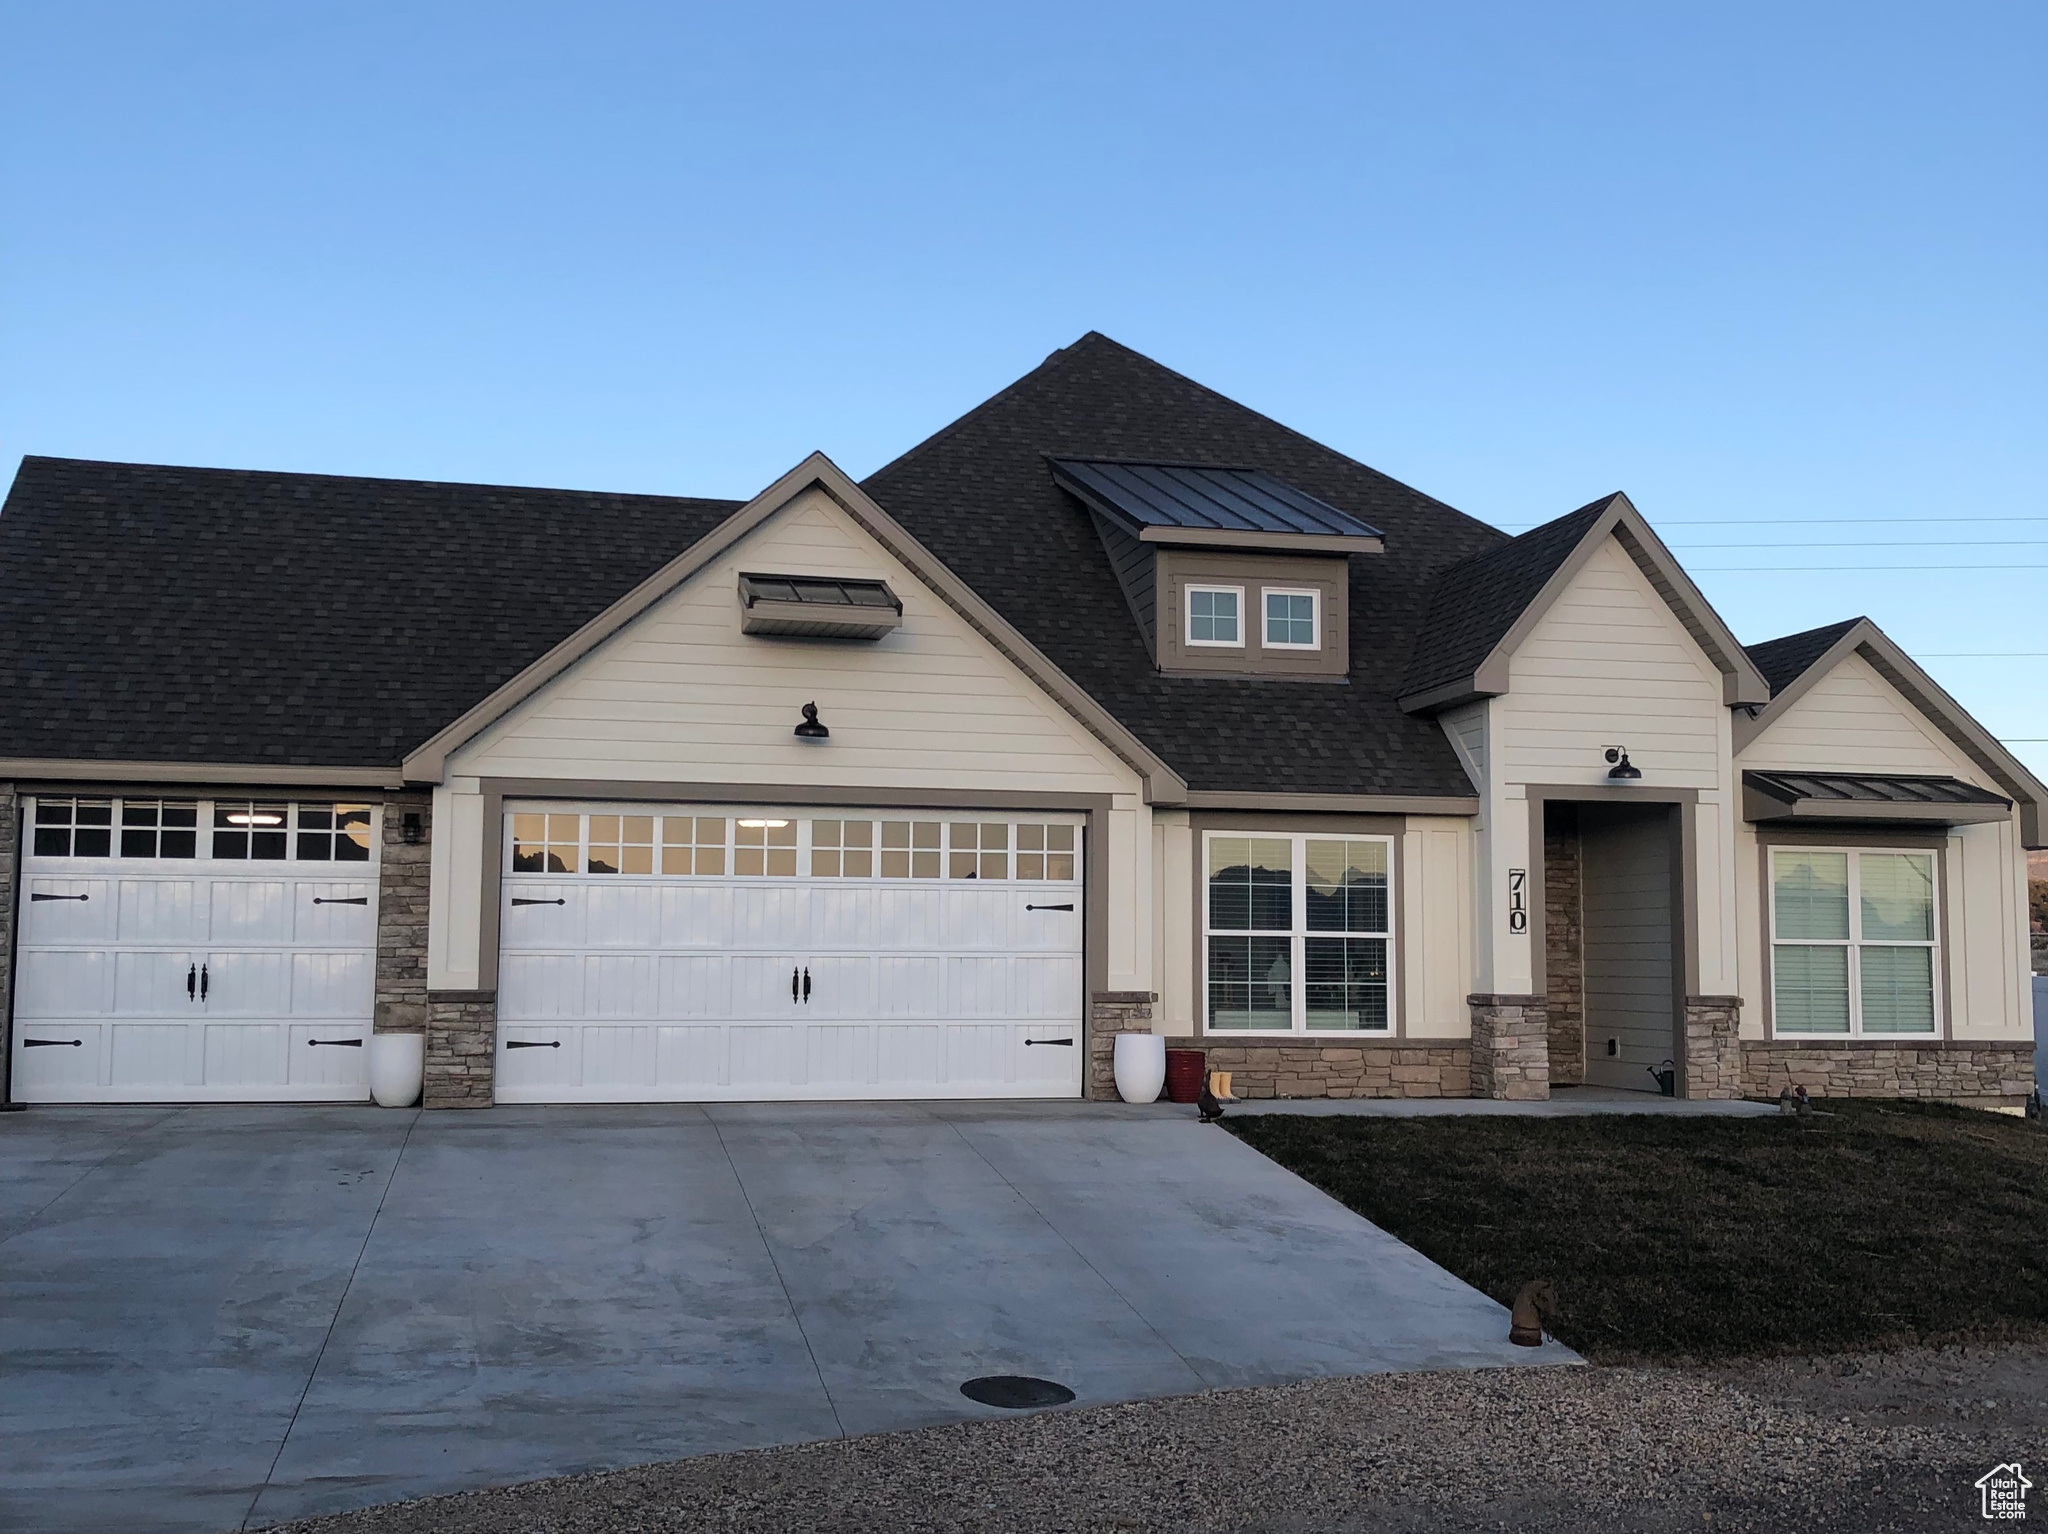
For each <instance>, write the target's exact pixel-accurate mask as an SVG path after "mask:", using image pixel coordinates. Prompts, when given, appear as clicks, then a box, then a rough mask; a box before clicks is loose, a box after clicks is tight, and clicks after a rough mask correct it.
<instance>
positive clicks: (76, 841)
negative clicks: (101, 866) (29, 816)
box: [35, 799, 114, 858]
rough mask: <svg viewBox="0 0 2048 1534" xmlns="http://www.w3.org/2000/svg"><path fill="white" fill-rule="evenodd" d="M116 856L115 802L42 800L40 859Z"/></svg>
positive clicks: (39, 803)
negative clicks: (114, 854) (114, 853)
mask: <svg viewBox="0 0 2048 1534" xmlns="http://www.w3.org/2000/svg"><path fill="white" fill-rule="evenodd" d="M113 852H114V801H113V800H111V799H38V800H37V801H36V835H35V854H36V856H37V857H39V858H104V857H111V856H113Z"/></svg>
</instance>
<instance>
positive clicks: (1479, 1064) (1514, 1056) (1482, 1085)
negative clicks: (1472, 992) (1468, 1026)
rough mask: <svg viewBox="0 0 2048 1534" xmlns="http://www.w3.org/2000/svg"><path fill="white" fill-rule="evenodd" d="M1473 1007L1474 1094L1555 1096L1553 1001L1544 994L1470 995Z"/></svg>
mask: <svg viewBox="0 0 2048 1534" xmlns="http://www.w3.org/2000/svg"><path fill="white" fill-rule="evenodd" d="M1465 1004H1466V1005H1467V1006H1468V1007H1470V1008H1471V1009H1472V1075H1471V1091H1472V1096H1474V1097H1499V1098H1505V1099H1507V1100H1508V1101H1510V1102H1542V1101H1544V1100H1545V1099H1547V1098H1548V1097H1549V1096H1550V1017H1549V1012H1550V1008H1549V1004H1548V1003H1547V1002H1546V1001H1545V1000H1544V998H1542V997H1541V996H1501V995H1492V994H1480V995H1476V996H1467V997H1466V998H1465Z"/></svg>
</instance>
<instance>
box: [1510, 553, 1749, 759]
mask: <svg viewBox="0 0 2048 1534" xmlns="http://www.w3.org/2000/svg"><path fill="white" fill-rule="evenodd" d="M1727 714H1728V710H1727V708H1726V707H1725V706H1724V705H1723V704H1722V701H1721V676H1720V673H1719V672H1718V671H1716V670H1715V669H1714V665H1713V663H1712V662H1711V661H1710V660H1708V659H1707V657H1706V655H1705V654H1704V653H1703V652H1702V651H1701V650H1700V647H1699V644H1698V642H1697V641H1696V640H1694V639H1693V637H1692V635H1691V634H1689V633H1687V632H1686V629H1685V626H1684V625H1683V624H1682V623H1680V622H1679V621H1678V618H1677V616H1676V615H1675V614H1674V613H1673V612H1672V611H1671V609H1670V607H1669V606H1668V605H1666V603H1665V601H1664V599H1663V598H1662V597H1660V596H1659V595H1658V594H1657V591H1656V589H1655V588H1654V587H1653V586H1651V585H1650V583H1649V581H1648V580H1646V579H1645V578H1644V576H1643V573H1642V572H1641V571H1640V570H1638V569H1637V568H1636V565H1635V561H1634V560H1632V559H1630V558H1629V556H1628V554H1627V553H1626V552H1625V551H1624V550H1623V549H1622V548H1621V547H1620V545H1619V544H1617V543H1615V542H1614V541H1613V540H1612V539H1610V540H1608V541H1607V542H1606V543H1604V544H1602V545H1601V546H1600V548H1598V549H1597V550H1595V551H1594V553H1593V555H1592V557H1591V558H1590V559H1589V560H1587V562H1586V564H1585V566H1584V567H1583V568H1582V569H1581V570H1580V571H1579V573H1578V575H1577V577H1576V578H1574V579H1573V581H1572V582H1571V584H1570V585H1569V586H1568V587H1567V588H1566V589H1565V591H1564V593H1563V594H1562V595H1561V596H1560V597H1559V598H1558V599H1557V601H1556V602H1555V603H1553V604H1552V605H1551V608H1550V610H1549V611H1548V612H1547V613H1545V614H1544V615H1543V617H1542V618H1541V619H1540V620H1539V621H1538V623H1537V625H1536V628H1535V630H1534V632H1532V633H1531V634H1530V635H1529V637H1528V638H1527V639H1526V640H1525V641H1523V643H1522V646H1521V648H1520V649H1519V650H1517V651H1516V652H1515V655H1514V659H1513V661H1512V663H1511V665H1510V670H1509V689H1508V692H1507V695H1506V696H1505V697H1503V698H1501V699H1499V700H1497V702H1496V703H1495V706H1494V711H1493V724H1494V729H1493V732H1492V738H1491V740H1490V741H1489V742H1488V745H1489V747H1490V753H1489V755H1490V760H1489V761H1488V764H1487V768H1488V771H1489V772H1491V773H1493V774H1494V775H1495V776H1497V777H1499V778H1500V779H1501V780H1502V781H1503V782H1506V783H1594V784H1597V783H1604V782H1606V780H1607V764H1606V762H1605V761H1603V760H1602V759H1601V753H1600V747H1601V746H1603V745H1625V746H1627V747H1628V752H1629V758H1630V760H1632V761H1633V762H1634V763H1635V764H1636V766H1638V767H1640V768H1641V769H1642V770H1643V774H1644V777H1645V779H1646V780H1647V781H1649V782H1651V783H1655V784H1657V785H1659V786H1660V787H1678V788H1702V789H1715V788H1719V787H1720V786H1722V783H1723V775H1724V773H1725V770H1726V769H1725V765H1724V764H1725V763H1726V762H1727V760H1728V754H1727V753H1728V746H1727V744H1726V741H1727V736H1726V734H1725V732H1726V731H1727V729H1728V718H1727Z"/></svg>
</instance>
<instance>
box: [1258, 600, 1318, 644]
mask: <svg viewBox="0 0 2048 1534" xmlns="http://www.w3.org/2000/svg"><path fill="white" fill-rule="evenodd" d="M1262 595H1263V596H1264V598H1265V604H1266V640H1265V645H1266V648H1267V649H1269V650H1313V649H1316V648H1317V647H1318V646H1319V645H1320V643H1321V638H1320V636H1319V634H1318V632H1317V629H1318V625H1317V623H1316V601H1317V593H1316V592H1313V591H1274V590H1271V589H1268V590H1266V591H1265V592H1264V593H1262Z"/></svg>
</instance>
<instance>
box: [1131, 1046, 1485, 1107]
mask: <svg viewBox="0 0 2048 1534" xmlns="http://www.w3.org/2000/svg"><path fill="white" fill-rule="evenodd" d="M1166 1047H1167V1048H1168V1049H1199V1050H1200V1051H1201V1052H1202V1053H1203V1055H1204V1056H1205V1057H1206V1059H1205V1061H1204V1064H1205V1065H1206V1067H1207V1068H1208V1069H1209V1070H1212V1071H1229V1072H1230V1075H1231V1081H1230V1090H1231V1094H1232V1095H1233V1096H1236V1097H1464V1096H1465V1095H1466V1094H1468V1093H1469V1092H1470V1091H1471V1090H1472V1050H1471V1047H1470V1046H1469V1045H1467V1044H1466V1043H1465V1041H1464V1040H1463V1039H1388V1040H1387V1041H1385V1042H1384V1043H1381V1042H1378V1041H1374V1042H1373V1043H1370V1044H1350V1043H1345V1044H1336V1043H1328V1044H1322V1043H1313V1042H1311V1043H1287V1044H1280V1043H1271V1044H1269V1043H1265V1042H1263V1041H1261V1040H1258V1039H1217V1038H1200V1039H1168V1040H1167V1041H1166Z"/></svg>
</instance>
